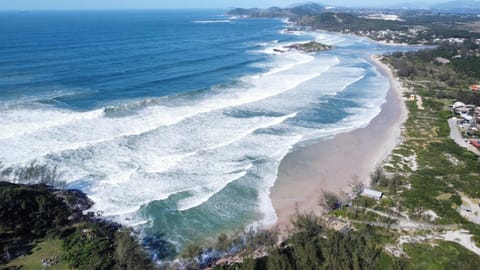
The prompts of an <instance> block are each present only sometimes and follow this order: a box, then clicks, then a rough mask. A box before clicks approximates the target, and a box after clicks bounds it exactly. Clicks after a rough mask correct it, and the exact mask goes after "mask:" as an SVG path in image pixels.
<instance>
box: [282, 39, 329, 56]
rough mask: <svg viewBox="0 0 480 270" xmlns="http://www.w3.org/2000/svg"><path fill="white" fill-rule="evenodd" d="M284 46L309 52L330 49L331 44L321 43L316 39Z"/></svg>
mask: <svg viewBox="0 0 480 270" xmlns="http://www.w3.org/2000/svg"><path fill="white" fill-rule="evenodd" d="M286 48H288V49H295V50H299V51H303V52H307V53H309V52H320V51H327V50H331V49H332V46H330V45H326V44H322V43H320V42H316V41H309V42H306V43H298V44H293V45H290V46H287V47H286Z"/></svg>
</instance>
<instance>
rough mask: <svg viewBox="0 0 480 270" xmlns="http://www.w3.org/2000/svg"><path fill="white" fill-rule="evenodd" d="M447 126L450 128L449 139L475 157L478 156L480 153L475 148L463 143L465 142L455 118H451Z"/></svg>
mask: <svg viewBox="0 0 480 270" xmlns="http://www.w3.org/2000/svg"><path fill="white" fill-rule="evenodd" d="M448 125H449V126H450V138H452V139H453V140H454V141H455V142H456V143H457V144H458V145H460V146H461V147H464V148H467V149H468V150H470V151H472V152H473V153H474V154H475V155H477V156H480V151H478V149H477V148H476V147H475V146H473V145H471V144H469V143H467V142H465V140H464V139H463V137H462V134H461V133H460V130H458V125H457V118H455V117H453V118H450V119H448Z"/></svg>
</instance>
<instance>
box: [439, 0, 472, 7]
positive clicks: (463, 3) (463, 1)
mask: <svg viewBox="0 0 480 270" xmlns="http://www.w3.org/2000/svg"><path fill="white" fill-rule="evenodd" d="M431 7H432V8H434V9H480V1H472V0H470V1H468V0H457V1H450V2H445V3H440V4H435V5H432V6H431Z"/></svg>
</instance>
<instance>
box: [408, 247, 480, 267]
mask: <svg viewBox="0 0 480 270" xmlns="http://www.w3.org/2000/svg"><path fill="white" fill-rule="evenodd" d="M403 248H404V250H405V252H406V253H407V255H408V256H409V257H410V259H409V260H408V264H407V267H406V269H412V270H417V269H418V270H443V269H444V270H449V269H462V270H469V269H471V270H476V269H478V266H479V265H480V257H479V256H477V255H476V254H475V253H473V252H471V251H470V250H467V249H465V248H464V247H462V246H461V245H459V244H457V243H452V242H445V241H442V242H440V243H438V245H435V246H431V245H429V244H405V245H403Z"/></svg>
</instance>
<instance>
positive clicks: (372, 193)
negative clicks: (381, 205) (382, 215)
mask: <svg viewBox="0 0 480 270" xmlns="http://www.w3.org/2000/svg"><path fill="white" fill-rule="evenodd" d="M361 195H362V196H365V197H368V198H372V199H375V200H380V199H381V198H382V197H383V192H380V191H377V190H373V189H368V188H366V189H364V190H363V192H362V193H361Z"/></svg>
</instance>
